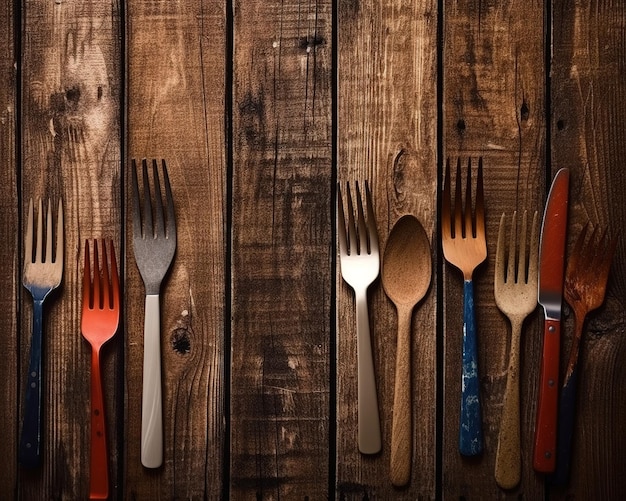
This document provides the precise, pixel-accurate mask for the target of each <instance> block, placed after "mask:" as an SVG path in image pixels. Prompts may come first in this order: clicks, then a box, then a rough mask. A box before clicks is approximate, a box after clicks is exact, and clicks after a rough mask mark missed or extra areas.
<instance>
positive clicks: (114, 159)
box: [19, 0, 122, 499]
mask: <svg viewBox="0 0 626 501" xmlns="http://www.w3.org/2000/svg"><path fill="white" fill-rule="evenodd" d="M23 13H24V15H23V29H24V32H23V33H22V35H23V38H22V40H23V42H22V57H23V59H22V81H21V82H20V84H21V89H22V93H21V97H22V100H21V103H20V107H21V118H22V131H21V133H22V142H21V145H22V151H21V156H22V166H21V167H22V170H21V186H20V190H21V191H20V193H21V207H20V210H21V211H22V214H23V217H22V221H25V211H26V210H27V207H28V200H29V198H30V197H32V198H34V199H35V200H37V199H39V198H42V199H43V200H44V202H45V201H46V200H47V199H48V198H50V199H51V200H52V201H53V205H54V206H55V207H56V201H57V200H58V199H59V198H62V199H63V201H64V215H65V244H66V245H65V269H64V277H63V282H62V285H61V287H60V288H59V289H58V290H57V292H56V293H55V295H54V296H52V297H51V298H50V299H49V300H48V301H47V303H46V306H45V310H44V350H43V352H44V360H43V368H44V383H43V399H44V413H43V420H44V421H43V423H44V424H43V432H42V433H43V442H42V444H43V445H42V447H43V464H42V467H41V468H39V469H35V470H32V471H26V470H22V472H21V475H20V488H19V495H20V497H23V498H25V499H36V498H44V497H49V496H56V497H59V498H60V497H63V498H68V499H69V498H84V497H87V495H88V487H89V478H88V477H89V426H88V423H89V395H90V386H89V370H90V348H89V345H88V344H87V343H86V342H85V341H84V340H83V339H82V336H81V334H80V307H79V305H80V299H81V278H82V259H81V258H80V256H82V255H83V254H82V250H81V249H82V248H83V245H84V240H85V239H86V238H93V237H100V236H103V237H108V238H112V239H113V240H114V241H115V242H116V247H117V249H118V252H119V250H120V246H119V244H120V232H119V228H120V214H121V200H120V197H119V187H120V171H119V163H120V141H119V118H120V115H119V104H120V96H119V87H118V85H117V84H116V83H117V82H118V81H119V80H120V75H121V74H120V65H119V60H120V51H119V11H118V10H117V8H116V5H115V4H106V3H99V2H72V1H68V2H63V3H61V2H42V1H38V0H34V1H27V2H24V5H23ZM26 34H28V36H26ZM55 211H56V209H55ZM55 214H56V212H55ZM24 230H25V228H24V227H22V229H21V230H20V231H19V235H20V238H22V235H23V232H24ZM21 298H22V299H21V311H22V312H23V313H22V314H21V315H20V321H21V331H22V332H23V333H24V334H23V335H22V337H21V361H22V365H21V366H22V367H23V368H24V367H27V365H25V364H26V361H27V357H28V352H29V344H30V329H31V321H32V306H31V304H32V303H31V299H30V297H29V295H28V293H26V292H24V293H22V294H21ZM121 346H122V343H121V342H117V343H115V342H113V343H112V344H111V345H110V346H107V348H106V349H105V350H104V352H103V360H102V364H103V371H104V373H105V378H104V385H105V406H106V415H107V416H108V417H109V420H108V423H107V433H108V437H109V443H110V472H111V479H112V480H111V488H112V491H111V492H112V495H117V486H118V484H119V482H120V479H119V475H118V464H119V455H118V447H117V441H118V438H119V437H118V434H117V426H116V425H117V419H116V416H117V415H118V411H120V410H121V407H120V401H119V399H118V398H117V397H118V393H119V392H118V390H119V388H118V384H117V382H118V381H119V380H118V378H117V376H116V375H117V374H119V371H121V370H122V367H121V362H120V348H121ZM19 377H20V382H21V386H23V384H24V378H25V375H24V374H20V376H19ZM22 394H23V387H21V388H20V402H21V398H22V397H21V396H22ZM20 405H21V404H20ZM20 422H21V415H20Z"/></svg>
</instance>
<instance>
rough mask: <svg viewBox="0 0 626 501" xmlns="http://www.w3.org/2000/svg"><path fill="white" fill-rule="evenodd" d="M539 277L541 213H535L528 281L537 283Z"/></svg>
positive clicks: (531, 234) (531, 235) (529, 255)
mask: <svg viewBox="0 0 626 501" xmlns="http://www.w3.org/2000/svg"><path fill="white" fill-rule="evenodd" d="M538 277H539V213H538V212H537V211H535V213H534V214H533V222H532V227H531V229H530V248H529V254H528V282H529V283H531V282H532V283H536V282H537V279H538Z"/></svg>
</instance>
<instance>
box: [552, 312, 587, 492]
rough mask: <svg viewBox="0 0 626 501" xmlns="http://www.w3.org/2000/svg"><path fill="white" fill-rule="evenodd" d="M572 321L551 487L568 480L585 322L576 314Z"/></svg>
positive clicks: (581, 316) (560, 398)
mask: <svg viewBox="0 0 626 501" xmlns="http://www.w3.org/2000/svg"><path fill="white" fill-rule="evenodd" d="M576 313H577V314H576V319H575V321H574V330H575V332H574V338H573V341H572V347H571V349H570V358H569V362H568V364H567V370H566V371H565V378H564V381H563V386H562V388H561V395H560V397H559V417H558V428H557V440H556V446H557V451H556V468H555V470H554V473H553V474H552V475H551V476H550V478H549V482H550V484H551V485H555V486H564V485H566V484H567V482H568V480H569V471H570V458H571V454H572V438H573V436H574V425H575V418H576V394H577V387H578V374H579V372H580V369H579V365H578V353H579V350H580V339H581V336H582V326H583V322H584V320H585V318H584V315H580V314H579V313H578V312H576Z"/></svg>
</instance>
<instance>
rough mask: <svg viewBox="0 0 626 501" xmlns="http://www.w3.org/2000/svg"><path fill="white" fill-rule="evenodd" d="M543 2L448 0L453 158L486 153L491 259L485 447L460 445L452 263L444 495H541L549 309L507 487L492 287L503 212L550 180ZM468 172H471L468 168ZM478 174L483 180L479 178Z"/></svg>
mask: <svg viewBox="0 0 626 501" xmlns="http://www.w3.org/2000/svg"><path fill="white" fill-rule="evenodd" d="M543 21H544V9H543V5H542V4H541V3H540V2H530V3H529V2H526V3H523V4H520V3H518V2H510V1H506V2H474V1H446V2H444V17H443V22H444V26H443V27H442V28H443V38H444V48H443V88H444V92H443V103H442V105H443V117H442V119H443V124H442V125H443V151H444V155H445V156H446V157H449V158H450V159H451V161H452V162H454V163H455V162H456V160H457V158H459V157H460V158H461V159H462V164H464V165H466V163H467V158H468V157H470V156H471V157H474V158H476V157H478V156H482V157H483V159H484V186H485V206H486V208H485V212H486V231H487V261H486V263H484V264H483V265H482V266H481V267H479V268H478V269H477V271H476V273H475V274H474V287H475V293H474V297H475V301H476V314H477V320H476V321H477V329H478V330H477V332H478V350H479V367H478V371H479V377H480V383H481V399H482V402H481V403H482V420H483V434H484V439H485V443H484V452H483V454H482V456H481V457H479V458H477V459H474V460H468V459H466V458H462V457H461V456H460V454H459V451H458V436H459V406H460V392H461V373H460V364H461V337H462V331H461V325H462V316H461V313H460V312H461V311H462V310H461V308H462V304H463V303H462V302H463V297H462V279H461V276H460V273H459V272H458V270H456V269H454V268H453V267H452V266H450V265H449V264H444V265H443V270H444V291H443V303H442V304H441V305H440V306H441V307H442V308H443V314H444V325H443V335H444V380H443V382H442V384H443V391H444V416H443V457H442V468H443V485H442V493H443V496H444V497H453V498H466V499H479V498H491V499H495V498H498V497H507V496H509V495H512V496H524V497H525V498H530V499H538V498H540V497H541V496H542V494H543V491H542V483H541V481H540V479H538V477H537V476H536V475H535V473H534V472H533V471H532V464H531V454H532V445H530V444H532V437H533V431H534V424H533V423H534V417H535V412H536V404H535V400H536V386H537V374H538V367H539V358H538V356H537V354H539V353H540V350H541V338H540V325H539V321H540V312H539V310H537V311H535V313H534V314H532V315H531V316H530V317H529V318H528V320H527V321H526V323H525V327H524V333H523V335H522V343H521V352H522V365H521V380H522V387H521V399H522V400H521V407H522V409H521V413H522V416H521V422H522V423H523V425H522V430H521V433H522V481H521V483H520V485H519V486H518V488H517V489H515V490H513V491H511V492H508V491H501V490H500V489H499V488H498V487H497V485H496V483H495V480H494V466H495V453H496V448H497V440H498V431H499V423H500V414H501V408H502V399H503V395H504V389H505V386H506V371H507V364H508V358H509V344H510V328H509V327H508V324H507V321H506V318H505V317H504V316H503V315H502V314H500V313H499V311H498V310H497V308H496V305H495V300H494V297H493V280H494V256H495V248H496V242H497V232H498V223H499V221H500V217H501V215H502V213H503V212H507V214H509V215H510V214H511V213H512V212H513V210H518V211H521V210H524V209H528V210H529V211H534V210H540V209H541V207H542V203H543V197H544V190H545V186H544V185H545V177H546V174H545V161H546V153H545V148H546V146H545V142H546V136H545V126H546V116H545V105H546V97H545V91H544V88H545V85H544V81H545V71H544V50H545V48H544V26H543ZM463 177H465V173H464V176H463ZM474 183H475V180H474Z"/></svg>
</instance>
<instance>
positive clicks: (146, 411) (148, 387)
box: [141, 294, 163, 468]
mask: <svg viewBox="0 0 626 501" xmlns="http://www.w3.org/2000/svg"><path fill="white" fill-rule="evenodd" d="M162 463H163V411H162V397H161V323H160V307H159V295H158V294H148V295H146V303H145V320H144V331H143V393H142V401H141V464H143V465H144V466H145V467H146V468H158V467H159V466H161V464H162Z"/></svg>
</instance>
